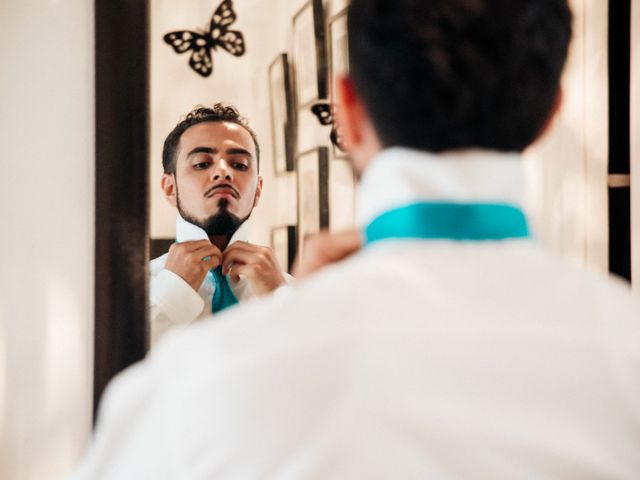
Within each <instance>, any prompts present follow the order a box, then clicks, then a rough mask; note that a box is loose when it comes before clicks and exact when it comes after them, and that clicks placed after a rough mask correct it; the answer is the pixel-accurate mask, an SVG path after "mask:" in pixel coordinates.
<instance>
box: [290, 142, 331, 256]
mask: <svg viewBox="0 0 640 480" xmlns="http://www.w3.org/2000/svg"><path fill="white" fill-rule="evenodd" d="M297 167H298V168H297V170H296V172H297V178H298V252H299V255H300V256H302V254H303V253H304V240H305V237H307V236H308V235H311V234H314V233H318V232H319V231H320V230H322V229H325V228H328V227H329V149H328V148H327V147H317V148H314V149H311V150H307V151H306V152H303V153H301V154H300V155H299V157H298V162H297Z"/></svg>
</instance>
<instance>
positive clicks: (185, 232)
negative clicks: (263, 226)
mask: <svg viewBox="0 0 640 480" xmlns="http://www.w3.org/2000/svg"><path fill="white" fill-rule="evenodd" d="M248 238H249V226H248V224H247V222H244V223H243V224H242V225H240V228H239V229H238V230H236V233H234V234H233V235H232V237H231V240H229V245H231V244H232V243H233V242H236V241H238V240H241V241H243V242H246V241H247V239H248ZM189 240H209V236H208V235H207V232H205V231H204V230H203V229H202V228H200V227H198V226H196V225H194V224H193V223H189V222H187V221H186V220H185V219H184V218H182V216H181V215H179V214H178V216H177V217H176V241H177V242H187V241H189Z"/></svg>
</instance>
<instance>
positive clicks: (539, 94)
mask: <svg viewBox="0 0 640 480" xmlns="http://www.w3.org/2000/svg"><path fill="white" fill-rule="evenodd" d="M571 20H572V16H571V12H570V10H569V7H568V6H567V2H566V1H565V0H352V2H351V7H350V10H349V18H348V24H349V62H350V75H351V78H352V81H353V83H354V85H355V89H356V91H357V92H358V94H359V96H360V98H361V99H362V101H363V103H364V105H365V108H366V110H367V112H368V114H369V116H370V117H371V119H372V121H373V124H374V127H375V130H376V132H377V134H378V137H379V139H380V141H381V143H382V145H383V146H385V147H389V146H393V145H400V146H406V147H412V148H417V149H421V150H427V151H432V152H440V151H443V150H452V149H462V148H472V147H480V148H489V149H497V150H503V151H521V150H523V149H524V148H525V147H527V146H528V145H529V144H530V143H532V142H533V141H534V140H535V139H536V138H537V136H538V135H539V134H540V132H541V130H542V129H543V126H544V125H545V122H546V121H547V120H548V119H549V116H550V114H551V111H552V109H553V106H554V103H555V101H556V99H557V96H558V92H559V82H560V75H561V73H562V69H563V66H564V63H565V59H566V56H567V48H568V44H569V40H570V37H571Z"/></svg>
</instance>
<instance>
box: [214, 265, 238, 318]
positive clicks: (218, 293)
mask: <svg viewBox="0 0 640 480" xmlns="http://www.w3.org/2000/svg"><path fill="white" fill-rule="evenodd" d="M211 275H213V281H214V282H215V284H216V289H215V291H214V292H213V300H212V301H211V311H212V312H213V313H216V312H219V311H221V310H224V309H225V308H227V307H230V306H231V305H235V304H236V303H238V299H237V298H236V296H235V295H234V293H233V291H232V290H231V287H230V286H229V282H227V278H226V277H225V276H224V275H222V267H218V268H216V269H214V270H211Z"/></svg>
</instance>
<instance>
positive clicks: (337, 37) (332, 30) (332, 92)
mask: <svg viewBox="0 0 640 480" xmlns="http://www.w3.org/2000/svg"><path fill="white" fill-rule="evenodd" d="M348 10H349V9H348V7H346V8H344V9H342V10H341V11H339V12H338V13H337V14H335V15H334V16H333V17H331V18H330V19H329V24H328V31H329V56H328V57H329V61H328V68H329V79H330V84H329V103H330V105H332V119H333V121H334V125H333V128H334V130H333V131H332V143H333V156H334V158H347V153H346V152H345V151H344V150H342V148H339V147H338V146H337V145H336V144H339V145H340V146H341V147H342V143H341V138H340V137H341V135H340V129H339V128H338V125H337V124H336V123H335V113H336V112H335V110H336V105H337V102H336V86H335V79H336V77H337V76H338V75H344V74H348V73H349V43H348V36H347V13H348ZM334 137H335V138H334Z"/></svg>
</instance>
